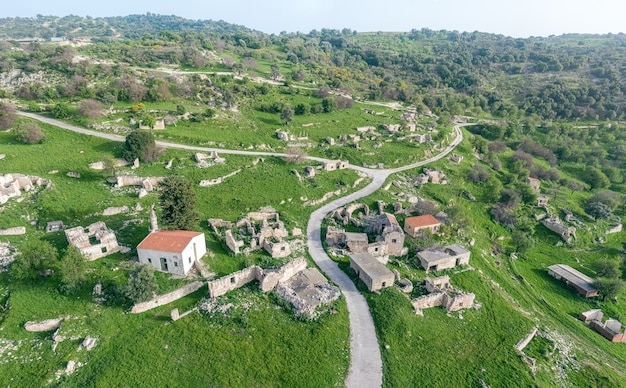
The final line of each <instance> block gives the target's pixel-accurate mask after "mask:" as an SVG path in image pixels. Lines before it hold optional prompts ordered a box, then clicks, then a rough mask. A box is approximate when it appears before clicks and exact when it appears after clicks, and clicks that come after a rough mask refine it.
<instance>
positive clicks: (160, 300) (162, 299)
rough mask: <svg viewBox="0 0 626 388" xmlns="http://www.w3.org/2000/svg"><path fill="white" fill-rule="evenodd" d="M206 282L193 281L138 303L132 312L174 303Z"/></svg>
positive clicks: (135, 312)
mask: <svg viewBox="0 0 626 388" xmlns="http://www.w3.org/2000/svg"><path fill="white" fill-rule="evenodd" d="M204 284H205V283H204V282H193V283H191V284H187V285H186V286H184V287H181V288H179V289H177V290H174V291H172V292H169V293H167V294H164V295H158V296H157V297H156V298H154V299H152V300H149V301H147V302H141V303H137V304H136V305H134V306H133V308H132V309H131V311H130V312H131V313H133V314H139V313H143V312H145V311H148V310H152V309H153V308H156V307H159V306H163V305H166V304H168V303H172V302H173V301H175V300H178V299H180V298H182V297H185V296H187V295H189V294H191V293H192V292H195V291H197V290H199V289H200V288H202V286H204Z"/></svg>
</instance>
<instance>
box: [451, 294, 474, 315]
mask: <svg viewBox="0 0 626 388" xmlns="http://www.w3.org/2000/svg"><path fill="white" fill-rule="evenodd" d="M475 297H476V296H475V295H474V294H472V293H462V294H458V295H455V296H454V297H448V300H447V301H446V310H448V311H457V310H461V309H466V308H469V307H472V305H473V304H474V298H475Z"/></svg>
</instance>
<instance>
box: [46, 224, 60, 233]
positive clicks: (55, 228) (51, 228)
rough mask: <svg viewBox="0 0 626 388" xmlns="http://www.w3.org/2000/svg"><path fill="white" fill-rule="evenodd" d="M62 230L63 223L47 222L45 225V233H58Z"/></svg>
mask: <svg viewBox="0 0 626 388" xmlns="http://www.w3.org/2000/svg"><path fill="white" fill-rule="evenodd" d="M64 228H65V226H64V225H63V221H49V222H48V223H47V224H46V233H53V232H59V231H61V230H63V229H64Z"/></svg>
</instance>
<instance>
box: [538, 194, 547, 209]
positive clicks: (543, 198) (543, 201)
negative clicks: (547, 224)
mask: <svg viewBox="0 0 626 388" xmlns="http://www.w3.org/2000/svg"><path fill="white" fill-rule="evenodd" d="M548 199H549V198H548V196H546V195H540V196H538V197H537V207H544V206H548Z"/></svg>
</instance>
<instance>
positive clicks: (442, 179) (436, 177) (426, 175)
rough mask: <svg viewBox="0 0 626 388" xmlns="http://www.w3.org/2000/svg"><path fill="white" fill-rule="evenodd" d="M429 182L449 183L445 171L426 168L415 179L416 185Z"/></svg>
mask: <svg viewBox="0 0 626 388" xmlns="http://www.w3.org/2000/svg"><path fill="white" fill-rule="evenodd" d="M428 182H430V183H433V184H441V185H445V184H447V183H448V181H447V180H446V175H445V174H444V173H443V172H441V171H437V170H431V169H429V168H425V169H424V170H423V171H422V173H420V174H419V175H418V176H417V178H416V179H415V185H417V186H421V185H423V184H425V183H428Z"/></svg>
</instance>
